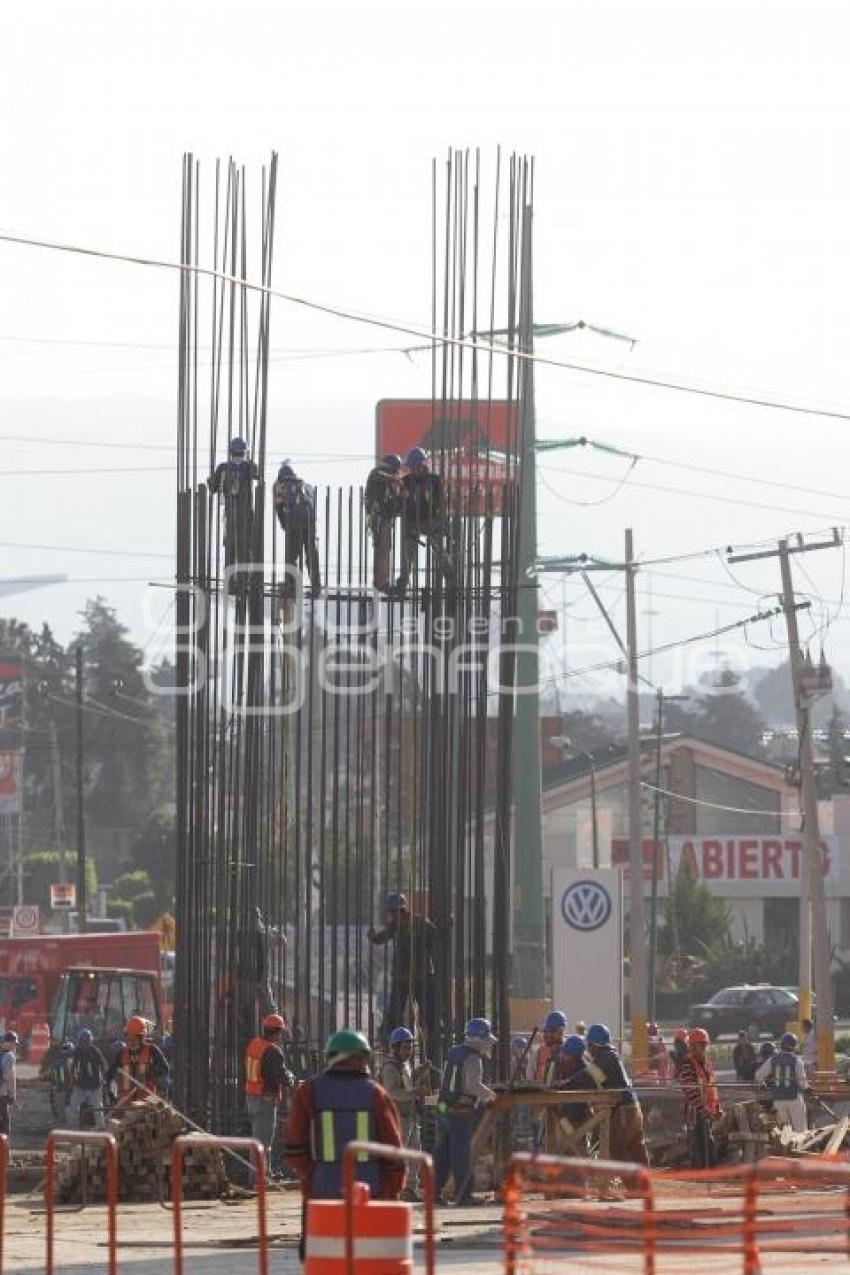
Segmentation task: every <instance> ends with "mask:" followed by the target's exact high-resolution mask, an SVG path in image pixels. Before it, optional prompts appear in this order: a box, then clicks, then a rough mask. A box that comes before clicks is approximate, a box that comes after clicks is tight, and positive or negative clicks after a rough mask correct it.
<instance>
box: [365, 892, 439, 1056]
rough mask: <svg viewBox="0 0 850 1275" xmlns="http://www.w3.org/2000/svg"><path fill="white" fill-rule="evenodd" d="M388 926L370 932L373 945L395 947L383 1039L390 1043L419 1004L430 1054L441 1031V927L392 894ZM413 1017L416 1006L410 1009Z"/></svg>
mask: <svg viewBox="0 0 850 1275" xmlns="http://www.w3.org/2000/svg"><path fill="white" fill-rule="evenodd" d="M386 916H387V920H386V925H385V926H384V927H383V929H381V930H375V929H371V928H370V930H369V932H368V939H369V942H370V943H374V944H377V945H378V946H379V947H380V946H384V945H385V944H387V943H391V944H392V966H391V973H390V988H389V997H388V999H387V1005H386V1009H385V1010H384V1016H383V1021H382V1023H381V1035H382V1036H383V1037H384V1039H386V1040H388V1039H389V1036H390V1034H391V1032H392V1031H393V1029H394V1028H396V1027H403V1026H404V1023H405V1014H406V1013H407V1012H408V1004H409V1002H412V1001H415V1002H416V1004H417V1006H418V1008H419V1014H420V1023H421V1025H422V1027H423V1029H424V1033H425V1043H426V1047H427V1051H428V1053H429V1054H430V1052H431V1051H432V1050H433V1048H434V1044H435V1042H436V1031H437V1015H436V998H435V991H436V982H437V968H436V958H437V927H436V926H435V925H434V923H433V921H429V920H428V919H427V917H424V916H412V915H411V912H410V905H409V904H408V901H407V897H406V896H405V895H404V894H402V893H401V892H400V891H399V890H391V891H390V893H389V894H388V895H387V902H386ZM410 1012H411V1014H412V1005H411V1006H410Z"/></svg>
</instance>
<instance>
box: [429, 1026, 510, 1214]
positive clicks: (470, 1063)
mask: <svg viewBox="0 0 850 1275" xmlns="http://www.w3.org/2000/svg"><path fill="white" fill-rule="evenodd" d="M496 1043H497V1042H496V1037H495V1036H494V1035H493V1032H492V1030H491V1028H490V1023H489V1021H488V1020H487V1019H486V1018H470V1020H469V1022H468V1023H467V1024H466V1031H465V1033H464V1038H463V1041H462V1042H461V1043H460V1044H458V1045H452V1047H451V1049H450V1050H449V1052H448V1054H447V1055H446V1065H445V1068H444V1070H443V1078H442V1081H441V1083H440V1092H439V1097H438V1100H437V1145H436V1147H435V1150H434V1177H435V1183H434V1184H435V1188H436V1191H437V1195H438V1196H441V1195H442V1192H443V1189H444V1187H445V1185H446V1182H447V1181H448V1177H449V1173H451V1174H452V1175H453V1177H454V1188H455V1204H473V1203H475V1201H474V1200H473V1197H472V1166H471V1165H470V1163H469V1153H470V1147H471V1145H472V1134H473V1132H474V1129H475V1125H476V1122H477V1119H478V1116H479V1114H480V1113H481V1111H483V1109H484V1107H486V1106H488V1105H489V1104H490V1103H491V1102H493V1101H494V1100H495V1098H496V1095H495V1093H494V1092H493V1090H492V1089H490V1088H489V1087H488V1086H487V1085H485V1083H484V1060H485V1059H487V1058H490V1056H491V1055H492V1053H493V1046H494V1045H495V1044H496Z"/></svg>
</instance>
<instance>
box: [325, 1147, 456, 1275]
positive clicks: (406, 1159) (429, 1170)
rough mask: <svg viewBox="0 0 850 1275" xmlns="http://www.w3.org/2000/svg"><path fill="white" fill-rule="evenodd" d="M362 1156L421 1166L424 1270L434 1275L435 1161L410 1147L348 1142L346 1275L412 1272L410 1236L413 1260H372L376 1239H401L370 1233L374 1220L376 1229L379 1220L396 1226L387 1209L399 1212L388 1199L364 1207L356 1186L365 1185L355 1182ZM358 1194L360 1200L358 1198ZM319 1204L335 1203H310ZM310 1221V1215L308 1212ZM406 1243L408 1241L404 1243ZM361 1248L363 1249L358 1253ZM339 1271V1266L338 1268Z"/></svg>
mask: <svg viewBox="0 0 850 1275" xmlns="http://www.w3.org/2000/svg"><path fill="white" fill-rule="evenodd" d="M360 1155H369V1156H374V1157H375V1158H377V1159H381V1160H395V1161H397V1162H398V1163H399V1164H418V1165H420V1166H421V1173H420V1185H421V1186H422V1188H423V1193H424V1197H425V1201H424V1202H425V1270H426V1272H427V1275H434V1268H435V1262H436V1245H435V1241H434V1203H435V1196H436V1192H435V1189H434V1161H433V1160H432V1159H431V1157H430V1156H429V1155H428V1153H427V1152H425V1151H409V1150H408V1149H407V1147H388V1146H384V1145H383V1143H380V1142H349V1143H347V1144H346V1146H345V1147H344V1148H343V1152H342V1194H343V1197H344V1200H345V1246H344V1254H345V1275H370V1273H371V1275H384V1272H388V1271H389V1270H391V1269H392V1270H397V1271H399V1272H402V1271H407V1270H411V1269H412V1234H411V1237H410V1240H411V1242H410V1245H409V1247H410V1249H411V1260H408V1259H407V1257H406V1256H405V1257H401V1258H396V1259H394V1260H393V1261H392V1265H390V1263H388V1262H387V1260H386V1259H385V1258H384V1259H381V1260H379V1261H377V1262H372V1261H370V1260H369V1253H370V1251H371V1252H373V1253H374V1252H376V1250H375V1248H374V1247H373V1246H372V1244H370V1242H369V1241H370V1240H372V1239H377V1240H380V1241H381V1242H384V1243H386V1242H387V1241H389V1242H390V1243H396V1242H397V1241H400V1240H402V1238H403V1237H402V1235H401V1234H394V1233H393V1231H392V1229H390V1232H389V1234H387V1233H386V1232H381V1233H380V1234H378V1233H376V1234H375V1235H373V1234H372V1233H371V1231H370V1229H369V1228H370V1227H371V1224H372V1219H374V1221H375V1224H376V1226H380V1225H381V1221H380V1219H381V1218H383V1217H386V1218H388V1219H391V1220H390V1221H389V1227H390V1228H392V1227H393V1226H397V1225H398V1223H399V1222H400V1220H401V1219H400V1217H399V1216H398V1215H397V1214H392V1215H391V1214H388V1213H386V1212H385V1210H386V1209H387V1207H389V1208H391V1209H394V1210H398V1209H399V1207H400V1206H399V1205H398V1204H392V1203H391V1202H388V1201H386V1200H375V1201H374V1203H369V1204H368V1206H367V1207H364V1204H363V1195H362V1192H360V1193H358V1192H357V1191H356V1189H355V1188H356V1187H358V1186H361V1187H362V1186H363V1185H364V1184H363V1183H359V1182H356V1180H355V1172H356V1166H357V1157H358V1156H360ZM358 1194H359V1199H358ZM312 1203H316V1204H331V1205H334V1204H336V1201H334V1200H330V1201H328V1200H316V1201H311V1204H312ZM406 1208H407V1210H408V1212H407V1218H408V1224H409V1222H410V1218H411V1211H410V1206H409V1205H407V1206H406ZM308 1219H309V1213H308ZM306 1241H307V1245H308V1246H309V1243H310V1226H309V1220H308V1225H307V1236H306ZM404 1242H405V1243H407V1242H406V1241H404ZM358 1249H359V1250H360V1251H359V1252H358ZM396 1251H397V1252H401V1243H398V1246H397V1248H396ZM337 1270H339V1267H337ZM324 1275H330V1271H329V1270H326V1271H325V1272H324Z"/></svg>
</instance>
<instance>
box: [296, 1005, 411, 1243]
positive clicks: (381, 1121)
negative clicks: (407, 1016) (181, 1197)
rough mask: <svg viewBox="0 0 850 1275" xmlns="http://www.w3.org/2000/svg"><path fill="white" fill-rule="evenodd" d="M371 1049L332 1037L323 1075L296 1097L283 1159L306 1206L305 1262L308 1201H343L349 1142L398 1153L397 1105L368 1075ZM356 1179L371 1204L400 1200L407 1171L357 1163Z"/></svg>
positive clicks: (359, 1039) (356, 1039)
mask: <svg viewBox="0 0 850 1275" xmlns="http://www.w3.org/2000/svg"><path fill="white" fill-rule="evenodd" d="M371 1057H372V1048H371V1046H370V1044H369V1042H368V1040H367V1039H366V1037H365V1036H364V1035H363V1034H362V1032H358V1031H352V1030H351V1029H350V1028H347V1027H346V1028H343V1029H342V1031H338V1032H334V1034H333V1035H332V1036H331V1038H330V1040H329V1041H328V1043H327V1047H326V1050H325V1060H326V1061H325V1070H324V1072H321V1073H319V1075H317V1076H313V1077H312V1078H311V1079H310V1080H305V1081H304V1083H303V1084H302V1085H299V1087H298V1088H297V1089H296V1091H295V1096H294V1098H293V1100H292V1109H291V1111H290V1113H289V1120H288V1121H287V1125H286V1128H285V1130H284V1134H283V1154H284V1157H285V1159H286V1161H287V1162H288V1164H289V1165H290V1166H291V1167H292V1168H293V1169H294V1170H295V1172H296V1173H297V1174H298V1176H299V1178H300V1180H301V1194H302V1197H303V1200H304V1210H303V1222H302V1233H301V1234H302V1238H301V1256H302V1260H303V1256H304V1251H303V1250H304V1234H305V1225H304V1224H305V1223H306V1214H307V1201H308V1200H311V1199H313V1200H338V1199H340V1198H341V1196H342V1153H343V1151H344V1149H345V1147H346V1146H347V1144H348V1143H349V1142H354V1141H358V1142H383V1143H384V1144H385V1145H386V1146H391V1147H400V1146H401V1145H402V1140H401V1128H400V1126H399V1119H398V1112H397V1111H396V1108H395V1104H394V1103H393V1101H392V1099H391V1098H390V1096H389V1094H388V1093H387V1092H386V1090H385V1089H384V1088H382V1086H381V1085H379V1084H378V1083H377V1082H376V1081H374V1080H372V1078H371V1076H370V1075H369V1062H370V1059H371ZM355 1175H356V1177H357V1179H358V1180H359V1181H360V1182H366V1183H367V1184H368V1186H369V1189H370V1191H371V1193H372V1197H373V1199H377V1200H397V1199H398V1198H399V1196H400V1195H401V1192H402V1188H403V1187H404V1166H403V1165H401V1164H397V1163H395V1162H394V1161H392V1160H378V1159H372V1158H371V1157H370V1158H367V1159H364V1160H360V1159H359V1158H358V1161H357V1164H356V1166H355Z"/></svg>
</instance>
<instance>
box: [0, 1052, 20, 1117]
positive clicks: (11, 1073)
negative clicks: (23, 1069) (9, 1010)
mask: <svg viewBox="0 0 850 1275" xmlns="http://www.w3.org/2000/svg"><path fill="white" fill-rule="evenodd" d="M18 1043H19V1042H18V1037H17V1034H16V1033H15V1032H6V1034H5V1035H4V1036H3V1039H2V1040H1V1041H0V1133H5V1135H6V1137H7V1138H8V1137H9V1135H10V1133H11V1132H12V1125H11V1120H10V1118H9V1112H10V1110H11V1108H12V1107H14V1106H17V1102H18V1073H17V1058H16V1055H15V1051H16V1049H17V1048H18Z"/></svg>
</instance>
